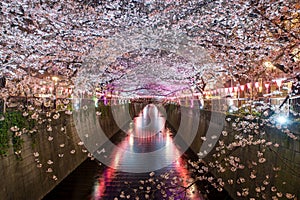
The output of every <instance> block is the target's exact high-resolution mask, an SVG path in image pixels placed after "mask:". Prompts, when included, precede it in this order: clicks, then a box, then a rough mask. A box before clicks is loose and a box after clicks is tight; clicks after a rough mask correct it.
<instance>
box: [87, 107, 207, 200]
mask: <svg viewBox="0 0 300 200" xmlns="http://www.w3.org/2000/svg"><path fill="white" fill-rule="evenodd" d="M133 121H134V122H133V123H134V124H133V126H132V128H131V129H130V128H128V132H127V136H126V137H125V138H124V139H123V140H122V141H121V142H120V143H119V144H118V148H115V149H114V150H113V151H112V153H111V155H110V156H111V157H112V158H113V159H112V160H111V165H110V166H111V167H107V168H105V169H104V171H103V173H102V174H101V177H100V178H99V179H98V182H97V183H96V184H95V186H94V194H93V197H92V199H97V200H98V199H113V197H119V195H120V191H125V192H126V191H127V190H130V189H128V187H127V188H126V186H125V183H124V182H127V181H128V182H131V183H132V187H133V186H135V187H136V188H137V187H139V184H140V183H139V181H140V180H147V179H148V178H149V173H144V174H134V173H125V172H121V171H119V170H118V169H121V168H122V167H124V166H126V167H136V166H135V165H136V164H137V163H136V161H135V159H134V158H133V157H132V156H129V155H127V154H129V153H130V152H135V153H147V152H153V151H156V150H159V149H162V148H164V151H163V154H162V155H161V156H160V157H158V158H157V159H155V161H154V162H155V163H153V164H154V165H155V164H156V163H157V164H161V163H163V162H166V163H167V161H169V160H170V159H171V160H174V162H173V163H172V164H171V165H168V166H167V164H166V166H167V167H166V168H164V169H161V170H158V171H156V172H155V176H154V178H159V177H160V174H162V173H166V172H168V171H169V170H172V171H174V173H175V175H176V176H177V177H178V178H182V179H183V180H184V181H183V182H182V186H183V187H187V186H189V184H190V182H189V180H190V179H191V177H190V173H189V171H188V169H187V168H186V165H187V163H186V161H185V160H184V158H182V157H180V155H181V154H182V152H180V150H179V149H178V148H177V146H176V145H175V143H174V140H173V138H172V137H173V133H172V132H171V131H170V130H169V129H167V128H165V118H163V117H161V116H160V114H159V111H158V110H157V108H156V107H155V106H153V105H151V106H146V107H145V109H144V110H143V112H142V113H140V115H139V116H138V117H136V118H135V119H134V120H133ZM145 155H147V154H145ZM176 158H179V159H176ZM166 184H170V186H172V185H171V183H170V181H166ZM131 190H132V189H131ZM127 192H128V193H130V191H127ZM186 192H187V193H188V194H189V195H188V198H187V199H203V198H202V196H201V195H200V194H199V192H198V190H197V187H196V186H191V187H189V189H188V190H187V191H186ZM183 196H184V192H182V194H180V195H179V196H178V197H176V198H175V199H182V197H183ZM131 199H133V197H132V198H131ZM140 199H142V198H140Z"/></svg>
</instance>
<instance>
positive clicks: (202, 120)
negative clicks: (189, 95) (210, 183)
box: [167, 105, 300, 199]
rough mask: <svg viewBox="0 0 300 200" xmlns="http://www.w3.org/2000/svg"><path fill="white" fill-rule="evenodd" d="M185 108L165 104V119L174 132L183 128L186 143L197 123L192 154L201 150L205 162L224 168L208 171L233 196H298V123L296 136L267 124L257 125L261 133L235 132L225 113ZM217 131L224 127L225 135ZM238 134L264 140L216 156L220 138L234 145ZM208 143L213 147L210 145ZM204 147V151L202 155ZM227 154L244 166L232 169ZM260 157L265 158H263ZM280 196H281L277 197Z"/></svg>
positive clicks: (233, 119) (283, 197)
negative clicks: (218, 179)
mask: <svg viewBox="0 0 300 200" xmlns="http://www.w3.org/2000/svg"><path fill="white" fill-rule="evenodd" d="M188 110H190V109H188V108H184V107H181V108H180V107H177V106H175V105H171V106H168V107H167V111H168V112H167V113H168V119H167V120H168V122H169V124H170V125H171V126H172V127H173V128H174V129H175V131H177V132H180V131H178V130H181V131H184V133H185V134H186V135H185V136H184V137H183V140H184V141H187V142H189V141H190V139H189V137H191V136H190V135H191V134H194V133H193V132H194V130H193V129H194V128H193V127H195V126H198V129H197V133H196V135H193V137H194V136H195V137H194V139H193V141H192V143H191V144H190V145H189V146H190V148H191V150H193V151H194V152H195V153H199V152H201V155H202V156H203V160H204V161H205V162H206V163H207V164H209V163H219V164H220V165H222V166H223V167H224V168H225V171H224V172H220V170H219V169H218V168H217V167H214V166H213V165H212V167H210V172H211V173H212V174H213V175H214V176H215V177H216V178H221V179H222V180H223V181H224V182H225V186H224V187H225V189H226V190H227V192H228V193H229V194H230V196H231V197H232V198H234V199H249V198H250V197H252V198H255V199H272V197H274V196H277V198H279V199H299V195H300V189H299V185H300V178H299V177H300V141H299V136H300V134H299V132H300V131H299V129H298V128H297V127H299V125H298V124H295V125H293V126H292V127H291V130H293V134H294V135H295V136H298V139H292V138H291V137H289V136H288V135H287V133H286V132H284V131H283V130H284V129H281V130H280V129H277V128H276V127H269V126H262V127H260V128H259V129H260V133H263V134H253V133H251V134H249V133H241V132H242V131H241V132H239V133H237V132H235V131H232V130H233V128H232V124H233V122H235V117H233V116H232V117H231V119H232V120H231V121H230V122H229V121H227V120H226V116H225V114H224V113H218V112H209V111H203V110H202V111H197V112H196V111H195V110H194V111H192V113H191V111H188ZM199 113H200V117H199V119H198V123H197V122H195V121H194V123H196V124H193V125H191V124H189V122H190V121H192V120H191V119H190V118H192V117H193V115H197V114H199ZM220 130H226V132H227V133H228V135H227V136H223V135H220V134H218V133H220V132H218V131H220ZM297 130H298V131H297ZM239 134H240V135H241V136H242V137H243V138H249V137H252V136H249V135H253V142H254V141H258V142H261V141H263V140H265V142H263V143H260V144H259V143H258V144H256V143H252V144H251V145H245V146H243V147H242V146H238V147H235V148H233V149H232V150H226V153H225V154H224V155H219V156H216V155H217V154H218V153H220V150H219V151H217V150H216V147H218V146H219V145H218V143H219V141H222V142H224V143H225V144H234V142H238V141H239V140H241V139H237V138H236V136H237V135H239ZM204 137H205V139H204ZM212 138H215V139H212ZM204 140H205V141H204ZM247 140H248V139H247ZM268 142H269V143H268ZM270 142H271V143H270ZM209 144H211V145H209ZM275 144H276V145H275ZM274 145H275V146H276V147H275V146H274ZM210 146H212V147H211V148H210ZM205 150H206V151H207V154H205V152H204V151H205ZM230 157H231V158H238V159H239V160H238V162H235V163H239V164H242V165H243V166H242V167H241V168H243V169H239V168H238V169H235V168H233V166H232V165H231V164H230V162H229V161H225V160H224V158H230ZM259 158H266V160H265V161H264V160H263V159H259ZM251 174H252V175H251ZM231 180H232V181H233V182H232V184H228V182H231ZM280 196H282V197H281V198H280ZM290 197H292V198H290Z"/></svg>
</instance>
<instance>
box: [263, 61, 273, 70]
mask: <svg viewBox="0 0 300 200" xmlns="http://www.w3.org/2000/svg"><path fill="white" fill-rule="evenodd" d="M263 65H264V66H265V67H266V68H271V69H275V66H274V65H273V64H272V63H271V62H270V61H266V62H264V63H263Z"/></svg>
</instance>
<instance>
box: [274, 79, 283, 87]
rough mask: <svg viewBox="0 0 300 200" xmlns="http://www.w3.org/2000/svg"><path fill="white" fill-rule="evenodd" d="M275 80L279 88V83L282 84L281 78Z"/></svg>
mask: <svg viewBox="0 0 300 200" xmlns="http://www.w3.org/2000/svg"><path fill="white" fill-rule="evenodd" d="M275 82H276V84H277V86H278V87H279V88H280V87H281V85H282V80H281V79H277V80H275Z"/></svg>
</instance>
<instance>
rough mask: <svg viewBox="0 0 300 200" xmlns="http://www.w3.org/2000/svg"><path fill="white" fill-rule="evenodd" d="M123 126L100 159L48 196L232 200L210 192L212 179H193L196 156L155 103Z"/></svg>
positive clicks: (57, 199) (49, 199)
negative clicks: (183, 145) (178, 140)
mask: <svg viewBox="0 0 300 200" xmlns="http://www.w3.org/2000/svg"><path fill="white" fill-rule="evenodd" d="M122 130H123V131H120V132H118V133H117V134H116V135H114V136H113V137H112V138H111V140H110V142H107V144H106V143H105V144H104V145H103V146H101V147H100V148H99V149H98V152H100V153H101V154H102V160H101V159H100V161H98V160H99V159H97V160H96V159H95V160H91V159H88V160H86V161H85V162H83V163H82V164H81V165H80V166H79V167H78V168H77V169H76V170H75V171H74V172H72V173H71V174H70V175H69V176H68V177H67V178H66V179H65V180H63V181H62V182H61V183H60V184H59V185H58V186H57V187H56V188H55V189H54V190H53V191H51V192H50V193H49V194H48V195H47V196H45V197H44V200H54V199H55V200H63V199H64V200H65V199H78V200H79V199H91V200H100V199H105V200H106V199H107V200H110V199H112V200H116V199H178V200H179V199H191V200H195V199H199V200H201V199H231V198H230V197H229V196H228V195H227V193H226V192H225V191H224V190H223V191H222V192H217V191H216V190H214V189H213V188H209V190H210V193H207V192H206V191H205V190H207V187H208V185H209V184H208V183H205V182H203V181H199V180H197V179H195V177H196V174H195V170H194V171H193V170H192V166H191V165H190V163H191V162H189V160H190V159H192V160H193V159H196V155H194V153H193V152H192V151H190V150H189V149H188V150H182V148H181V146H180V145H179V144H178V143H177V142H175V140H174V136H175V132H174V131H173V130H172V128H171V127H170V126H169V125H168V124H167V123H166V116H165V113H163V112H161V111H160V110H159V109H158V108H157V107H156V106H155V105H153V104H149V105H147V106H145V107H144V109H143V110H142V111H141V112H140V113H139V114H138V115H136V116H135V117H134V119H133V120H132V122H131V123H128V124H127V126H126V127H125V128H122ZM111 143H113V144H114V145H111ZM179 143H180V142H179ZM136 155H138V156H136ZM101 161H105V162H104V163H108V164H106V165H104V164H102V162H101Z"/></svg>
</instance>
